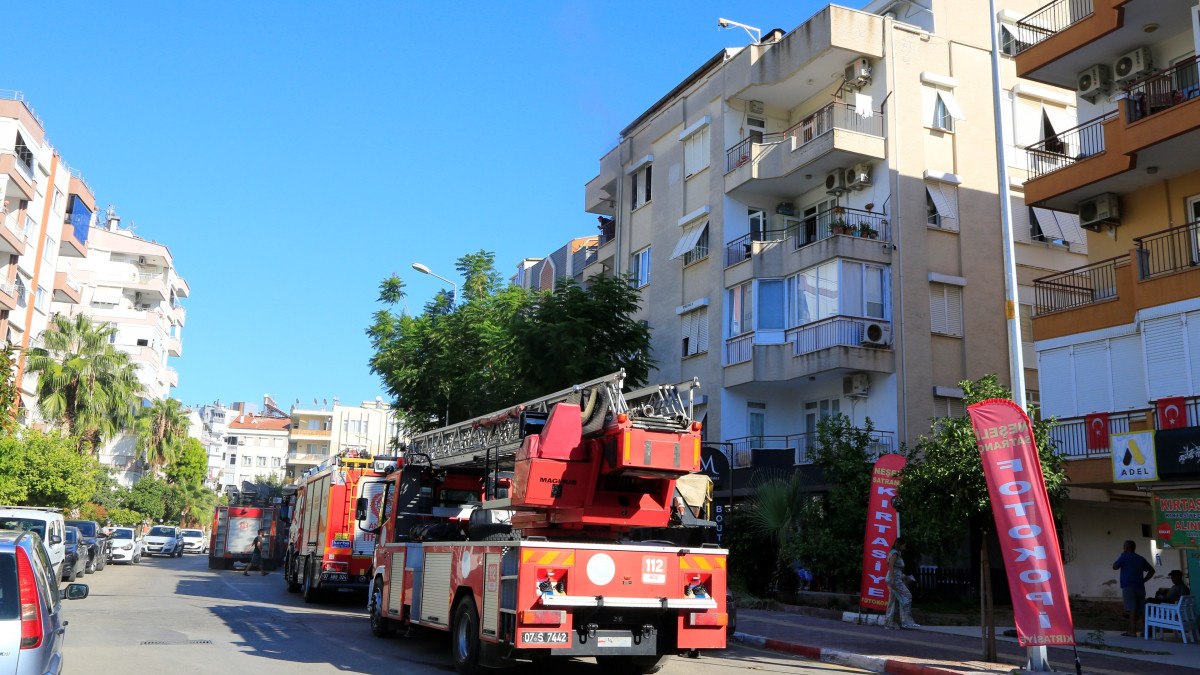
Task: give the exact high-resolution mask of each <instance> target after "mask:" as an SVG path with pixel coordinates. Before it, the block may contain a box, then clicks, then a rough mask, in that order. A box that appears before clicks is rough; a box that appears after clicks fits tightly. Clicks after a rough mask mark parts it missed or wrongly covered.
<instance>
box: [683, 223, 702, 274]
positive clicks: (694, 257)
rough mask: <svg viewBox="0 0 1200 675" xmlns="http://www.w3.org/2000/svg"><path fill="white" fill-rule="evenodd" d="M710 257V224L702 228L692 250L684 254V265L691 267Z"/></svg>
mask: <svg viewBox="0 0 1200 675" xmlns="http://www.w3.org/2000/svg"><path fill="white" fill-rule="evenodd" d="M707 257H708V223H705V224H704V225H702V226H701V227H700V236H699V237H698V238H697V239H696V245H695V246H694V247H693V248H692V250H690V251H688V252H687V253H684V254H683V264H684V265H691V264H692V263H694V262H699V261H701V260H704V259H705V258H707Z"/></svg>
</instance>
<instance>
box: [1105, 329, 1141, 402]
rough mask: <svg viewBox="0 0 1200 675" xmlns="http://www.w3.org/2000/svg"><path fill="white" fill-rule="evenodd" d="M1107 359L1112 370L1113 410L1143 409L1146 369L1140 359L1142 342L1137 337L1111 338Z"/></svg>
mask: <svg viewBox="0 0 1200 675" xmlns="http://www.w3.org/2000/svg"><path fill="white" fill-rule="evenodd" d="M1108 358H1109V361H1110V363H1111V370H1112V387H1113V408H1112V409H1113V410H1132V409H1135V408H1145V407H1146V404H1147V403H1148V402H1149V400H1150V398H1149V397H1148V396H1147V395H1146V369H1145V366H1144V363H1145V361H1144V359H1143V358H1142V340H1141V338H1140V337H1138V336H1137V335H1127V336H1125V337H1119V338H1113V339H1111V340H1109V341H1108Z"/></svg>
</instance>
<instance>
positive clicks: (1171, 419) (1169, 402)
mask: <svg viewBox="0 0 1200 675" xmlns="http://www.w3.org/2000/svg"><path fill="white" fill-rule="evenodd" d="M1187 425H1188V420H1187V404H1186V403H1184V400H1183V397H1182V396H1172V397H1171V398H1160V399H1158V428H1159V429H1182V428H1184V427H1186V426H1187Z"/></svg>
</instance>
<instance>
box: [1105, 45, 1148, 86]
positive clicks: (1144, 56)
mask: <svg viewBox="0 0 1200 675" xmlns="http://www.w3.org/2000/svg"><path fill="white" fill-rule="evenodd" d="M1153 68H1154V57H1153V56H1151V54H1150V49H1149V48H1148V47H1138V48H1137V49H1135V50H1133V51H1131V52H1127V53H1125V54H1123V55H1122V56H1121V58H1119V59H1117V60H1116V61H1114V62H1113V77H1115V78H1116V80H1117V82H1125V81H1127V80H1134V79H1137V78H1139V77H1141V76H1142V75H1145V74H1147V73H1149V72H1150V71H1151V70H1152V69H1153Z"/></svg>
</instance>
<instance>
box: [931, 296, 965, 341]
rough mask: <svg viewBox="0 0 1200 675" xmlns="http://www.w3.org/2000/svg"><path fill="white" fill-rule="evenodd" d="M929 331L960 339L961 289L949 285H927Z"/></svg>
mask: <svg viewBox="0 0 1200 675" xmlns="http://www.w3.org/2000/svg"><path fill="white" fill-rule="evenodd" d="M929 318H930V330H931V331H932V332H934V333H941V334H943V335H953V336H956V337H962V334H963V315H962V289H961V288H959V287H958V286H953V285H951V284H939V283H931V284H929Z"/></svg>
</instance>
